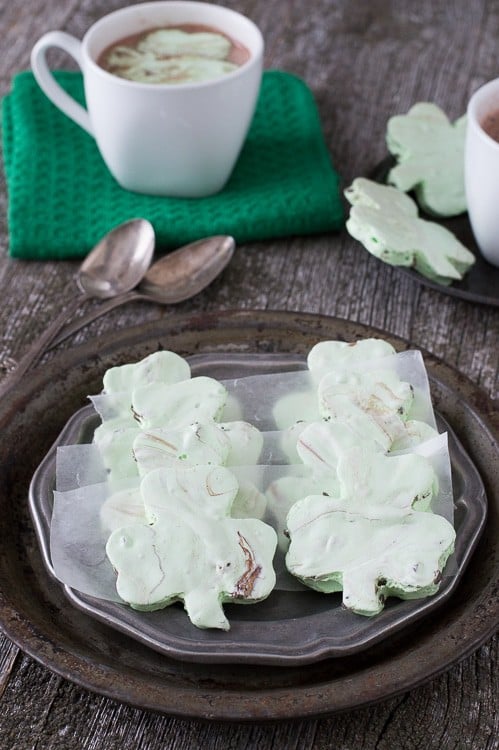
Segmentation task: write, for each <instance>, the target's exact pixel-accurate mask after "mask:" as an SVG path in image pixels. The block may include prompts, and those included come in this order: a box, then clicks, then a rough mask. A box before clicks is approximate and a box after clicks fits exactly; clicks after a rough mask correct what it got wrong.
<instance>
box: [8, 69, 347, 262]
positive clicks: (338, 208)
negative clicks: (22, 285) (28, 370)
mask: <svg viewBox="0 0 499 750" xmlns="http://www.w3.org/2000/svg"><path fill="white" fill-rule="evenodd" d="M56 77H57V79H58V81H59V82H60V83H61V85H62V86H63V87H64V88H65V89H66V90H67V91H68V92H69V93H70V94H71V95H72V96H74V97H75V98H76V99H78V100H79V101H80V102H83V99H84V95H83V85H82V77H81V74H79V73H70V72H61V73H57V74H56ZM2 117H3V129H2V130H3V149H4V163H5V172H6V177H7V188H8V198H9V205H8V222H9V236H10V242H9V252H10V255H11V256H13V257H16V258H26V259H27V258H33V259H39V260H40V259H41V260H47V259H63V258H75V257H82V256H84V255H85V254H86V253H87V252H88V251H89V250H90V249H91V248H92V247H93V245H94V244H95V243H96V242H97V241H98V239H99V238H100V237H102V236H103V235H104V234H105V233H106V232H107V231H108V230H109V229H111V228H112V227H114V226H116V225H117V224H119V223H120V222H122V221H125V220H127V219H130V218H133V217H136V216H140V217H144V218H146V219H149V221H150V222H151V223H152V224H153V226H154V229H155V231H156V236H157V244H158V246H159V247H163V248H165V249H169V248H173V247H178V246H179V245H182V244H184V243H187V242H191V241H193V240H196V239H199V238H200V237H205V236H207V235H211V234H231V235H233V236H234V237H235V239H236V241H237V242H238V243H242V242H245V241H249V240H262V239H269V238H272V237H283V236H287V235H300V234H312V233H316V232H328V231H331V230H334V229H338V228H340V227H341V226H342V224H343V208H342V203H341V199H340V192H339V179H338V175H337V173H336V172H335V171H334V169H333V167H332V164H331V159H330V156H329V153H328V151H327V149H326V145H325V143H324V139H323V136H322V131H321V125H320V121H319V116H318V112H317V108H316V105H315V102H314V99H313V96H312V93H311V92H310V90H309V89H308V87H307V86H306V84H305V83H304V82H303V81H302V80H300V79H299V78H296V77H295V76H292V75H289V74H287V73H282V72H279V71H269V72H266V73H264V76H263V82H262V89H261V94H260V98H259V101H258V105H257V111H256V114H255V117H254V119H253V123H252V126H251V129H250V132H249V135H248V138H247V140H246V143H245V145H244V148H243V150H242V152H241V155H240V157H239V160H238V162H237V164H236V167H235V169H234V171H233V173H232V176H231V178H230V180H229V182H228V183H227V185H226V186H225V188H224V189H223V190H222V191H221V192H220V193H218V194H217V195H214V196H210V197H208V198H163V197H157V196H146V195H140V194H138V193H133V192H129V191H127V190H124V189H123V188H121V187H120V186H119V185H118V184H117V183H116V181H115V180H114V179H113V177H111V175H110V174H109V172H108V171H107V168H106V166H105V164H104V162H103V161H102V158H101V156H100V154H99V152H98V150H97V147H96V145H95V141H94V140H93V138H92V137H90V136H89V135H88V134H87V133H86V132H85V131H83V130H82V129H81V128H79V127H78V125H76V124H74V123H73V122H72V121H71V120H70V119H69V118H67V117H66V116H65V115H63V114H62V113H61V112H60V111H59V110H58V109H57V108H56V107H55V106H53V105H52V104H51V102H50V101H49V100H48V99H47V98H46V97H45V95H44V94H43V93H42V92H41V90H40V89H39V87H38V85H37V84H36V82H35V80H34V78H33V75H32V74H31V73H28V72H23V73H20V74H18V75H16V76H15V78H14V81H13V87H12V91H11V92H10V93H9V94H8V95H7V96H6V97H4V99H3V114H2Z"/></svg>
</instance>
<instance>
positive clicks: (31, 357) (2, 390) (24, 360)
mask: <svg viewBox="0 0 499 750" xmlns="http://www.w3.org/2000/svg"><path fill="white" fill-rule="evenodd" d="M87 299H88V296H87V295H86V294H80V295H78V296H77V297H74V298H73V299H72V300H71V302H70V303H69V304H68V305H66V307H65V308H64V309H63V310H61V312H60V313H59V315H58V316H57V318H56V319H55V320H53V321H52V323H51V324H50V325H49V326H48V327H47V328H46V329H45V330H44V331H43V333H42V334H41V335H40V336H39V337H38V338H37V339H36V341H34V342H33V344H31V346H30V348H29V349H28V351H27V352H26V353H25V354H24V355H23V357H21V359H20V360H19V363H18V365H17V367H16V369H15V370H14V371H13V372H12V373H10V375H7V377H6V378H5V380H4V381H3V382H2V383H1V384H0V397H2V396H5V395H6V394H7V393H8V392H9V391H10V390H11V389H12V388H13V387H14V386H15V385H17V383H19V381H20V380H21V379H22V377H23V375H25V374H26V372H27V371H28V370H29V368H30V367H31V366H32V365H33V364H35V363H36V362H37V360H38V359H39V358H40V357H41V355H42V354H44V353H45V352H46V351H47V350H48V348H49V345H50V344H51V343H52V340H53V339H54V337H55V336H57V334H58V333H59V331H60V330H61V328H62V327H63V326H64V323H65V322H66V320H67V319H68V317H69V316H71V315H73V314H74V313H75V312H76V310H77V309H78V308H79V307H80V305H81V304H82V302H85V301H86V300H87Z"/></svg>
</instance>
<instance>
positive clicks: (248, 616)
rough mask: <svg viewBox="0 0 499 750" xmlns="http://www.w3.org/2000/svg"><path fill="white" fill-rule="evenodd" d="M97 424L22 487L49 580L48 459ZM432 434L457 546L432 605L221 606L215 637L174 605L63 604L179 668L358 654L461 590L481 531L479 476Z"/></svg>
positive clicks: (278, 594)
mask: <svg viewBox="0 0 499 750" xmlns="http://www.w3.org/2000/svg"><path fill="white" fill-rule="evenodd" d="M188 359H189V362H190V365H191V370H192V375H193V376H197V375H207V376H211V377H217V378H220V379H229V378H239V377H244V376H246V375H249V374H261V373H279V372H283V371H285V370H297V369H303V368H304V367H305V361H304V358H303V357H296V356H294V355H292V354H284V355H283V354H255V353H254V354H245V355H239V356H238V355H234V354H225V355H224V354H213V355H210V354H205V355H201V356H200V355H198V356H194V357H190V358H188ZM437 417H438V415H437ZM99 422H100V420H99V419H98V417H96V414H95V412H94V410H93V408H92V407H91V406H89V407H85V408H83V409H81V410H79V411H78V412H76V414H75V415H74V416H73V417H72V418H71V419H70V420H69V422H68V423H67V425H66V426H65V427H64V429H63V431H62V433H61V435H60V437H59V438H58V440H57V441H56V443H55V445H54V446H52V448H51V450H50V451H49V453H48V454H47V456H46V457H45V459H44V461H43V462H42V464H41V465H40V467H39V468H38V469H37V471H36V472H35V474H34V477H33V481H32V483H31V486H30V509H31V513H32V516H33V519H34V522H35V526H36V530H37V533H38V537H39V542H40V546H41V549H42V552H43V559H44V562H45V565H46V567H47V569H48V570H49V572H50V573H51V574H52V575H53V570H52V566H51V561H50V518H51V511H52V498H53V490H54V489H55V467H56V449H57V446H58V445H68V444H74V443H86V442H87V443H88V442H91V440H92V436H93V430H94V429H95V427H96V426H97V425H98V424H99ZM439 431H440V432H443V431H448V433H449V452H450V456H451V466H452V473H453V485H454V503H455V509H456V522H455V526H456V533H457V538H456V550H455V554H454V555H453V557H451V558H450V560H449V562H448V565H447V568H446V570H447V571H451V572H452V574H450V573H447V575H445V574H444V579H443V581H442V583H441V586H440V589H439V591H438V593H437V594H435V595H434V596H432V597H427V598H424V599H418V600H413V601H401V600H397V599H389V600H388V603H387V605H386V607H385V609H384V610H383V612H382V613H380V614H379V615H377V616H376V617H362V616H359V615H356V614H354V613H352V612H348V611H346V610H344V609H342V607H341V596H340V595H339V594H334V595H326V594H320V593H317V592H314V591H310V590H306V591H278V590H277V591H273V592H272V593H271V595H270V596H269V598H268V599H266V600H265V602H261V603H258V604H254V605H248V606H241V605H225V611H226V614H227V617H228V619H229V621H230V624H231V629H230V631H229V632H224V633H221V632H219V631H216V630H213V629H211V630H201V629H199V628H196V627H195V626H194V625H192V624H191V623H190V621H189V620H188V618H187V615H186V614H185V612H184V611H183V609H182V607H181V606H180V605H176V606H172V607H168V608H166V609H163V610H161V611H157V612H137V611H135V610H133V609H131V608H130V607H128V606H126V605H122V604H119V603H115V602H110V601H106V600H103V599H95V598H93V597H90V596H88V595H85V594H82V593H81V592H79V591H76V590H74V589H71V588H69V587H67V586H64V591H65V594H66V596H67V597H68V599H69V600H70V601H71V602H72V604H74V605H75V606H76V607H79V608H80V609H81V610H83V611H84V612H86V613H87V614H89V615H91V616H93V617H96V618H98V619H99V620H101V621H102V622H104V623H105V624H106V625H110V626H111V627H113V628H116V629H118V630H120V631H122V632H123V633H126V634H127V635H130V636H131V637H132V638H136V639H137V640H139V641H141V642H142V643H144V644H145V645H147V646H149V647H150V648H153V649H155V650H156V651H160V652H162V653H164V654H166V655H168V656H171V657H173V658H176V659H181V660H187V661H195V662H207V663H241V662H247V663H250V664H274V665H279V666H282V665H290V664H293V665H303V664H308V663H310V662H313V661H318V660H320V659H326V658H328V657H338V656H345V655H347V654H352V653H355V652H357V651H361V650H363V649H365V648H367V647H368V646H371V645H373V644H375V643H377V642H379V641H380V640H381V639H383V638H388V637H389V636H391V635H392V634H393V633H394V632H395V631H397V630H399V629H400V628H403V627H406V626H407V625H409V624H411V623H414V622H416V620H419V619H420V618H423V617H427V616H429V615H430V613H432V612H433V611H434V610H435V608H437V607H440V606H442V605H443V604H444V602H445V601H446V600H447V599H448V597H449V596H450V595H451V594H452V592H453V591H454V590H455V588H456V586H458V585H459V580H460V578H461V576H462V573H463V571H464V569H465V567H466V564H467V562H468V560H469V558H470V555H471V554H472V551H473V549H474V547H475V545H476V542H477V540H478V538H479V535H480V533H481V531H482V528H483V524H484V522H485V518H486V514H487V500H486V495H485V490H484V487H483V483H482V481H481V479H480V475H479V473H478V472H477V470H476V468H475V466H474V465H473V462H472V461H471V459H470V458H469V456H468V455H467V453H466V451H465V450H464V449H463V447H462V446H461V444H460V443H459V441H458V439H457V438H456V436H455V435H454V434H453V433H452V431H451V430H450V428H449V426H448V425H447V424H445V421H444V420H443V419H442V418H441V417H440V418H439ZM103 555H104V550H103Z"/></svg>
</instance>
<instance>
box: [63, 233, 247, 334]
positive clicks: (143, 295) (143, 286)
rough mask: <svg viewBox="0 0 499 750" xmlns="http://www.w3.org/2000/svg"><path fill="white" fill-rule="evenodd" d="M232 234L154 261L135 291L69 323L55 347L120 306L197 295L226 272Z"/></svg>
mask: <svg viewBox="0 0 499 750" xmlns="http://www.w3.org/2000/svg"><path fill="white" fill-rule="evenodd" d="M235 247H236V243H235V241H234V238H233V237H229V236H225V235H217V236H214V237H205V238H204V239H202V240H197V241H196V242H191V243H190V244H189V245H184V246H183V247H180V248H179V249H178V250H175V251H174V252H172V253H169V254H168V255H164V256H163V257H162V258H160V259H159V260H157V261H156V263H153V265H152V266H151V267H150V268H149V270H148V271H147V272H146V274H145V276H144V277H143V279H142V281H141V282H140V284H139V286H138V287H137V289H136V290H134V291H131V292H128V293H127V294H122V295H120V296H119V297H115V298H114V299H110V300H108V301H107V302H104V303H103V304H102V305H99V306H98V307H96V308H95V309H94V310H90V311H89V312H88V313H87V314H86V315H83V316H81V317H80V318H77V319H76V320H75V321H73V322H72V323H69V324H68V325H67V326H65V328H64V329H63V331H61V333H60V334H59V336H57V338H56V339H54V341H53V343H52V346H56V345H57V344H59V343H60V342H61V341H64V339H66V338H67V337H68V336H71V335H72V334H73V333H76V331H79V330H80V329H81V328H83V327H84V326H86V325H87V324H88V323H91V322H92V321H93V320H95V319H96V318H98V317H100V316H101V315H103V314H104V313H106V312H109V311H110V310H113V309H114V308H115V307H119V305H124V304H125V303H127V302H134V301H136V300H147V301H149V302H156V303H159V304H164V305H166V304H169V305H172V304H174V303H177V302H183V301H184V300H186V299H189V298H190V297H194V295H195V294H198V292H200V291H201V290H202V289H204V288H205V287H207V286H208V284H211V282H212V281H213V280H214V279H215V278H216V277H217V276H218V274H219V273H221V272H222V271H223V269H224V268H225V266H226V265H227V263H228V262H229V261H230V259H231V258H232V255H233V253H234V249H235Z"/></svg>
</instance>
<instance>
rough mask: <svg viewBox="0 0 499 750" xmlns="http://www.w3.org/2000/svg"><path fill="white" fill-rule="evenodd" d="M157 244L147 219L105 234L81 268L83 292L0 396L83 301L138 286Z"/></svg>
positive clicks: (5, 384)
mask: <svg viewBox="0 0 499 750" xmlns="http://www.w3.org/2000/svg"><path fill="white" fill-rule="evenodd" d="M154 244H155V236H154V229H153V227H152V225H151V224H150V223H149V222H148V221H146V220H145V219H132V220H131V221H127V222H125V223H124V224H120V225H119V226H117V227H115V228H114V229H112V230H111V231H110V232H109V233H108V234H107V235H106V236H105V237H103V238H102V239H101V240H100V242H98V244H97V245H96V246H95V247H94V249H93V250H92V251H91V252H90V253H89V254H88V255H87V257H86V258H85V260H84V261H83V263H82V264H81V266H80V268H79V270H78V273H77V276H76V284H77V286H78V288H79V290H80V294H78V295H77V296H76V297H75V298H74V299H72V300H71V302H69V304H68V305H67V306H66V307H65V308H64V309H63V310H62V311H61V312H60V314H59V315H58V316H57V318H56V319H55V320H54V321H53V322H52V323H51V324H50V325H49V326H48V327H47V328H46V329H45V331H44V332H43V333H42V334H41V335H40V336H39V337H38V338H37V340H36V341H35V342H34V343H33V344H32V345H31V347H30V348H29V349H28V351H27V352H26V354H25V355H24V356H23V357H22V358H21V360H20V361H19V363H18V365H17V367H16V369H15V370H14V371H13V372H12V373H11V374H10V375H9V376H8V377H7V378H6V379H5V380H4V381H3V383H2V384H1V385H0V396H2V395H4V394H6V393H7V392H8V391H9V390H10V388H12V387H13V386H14V385H15V384H16V383H17V382H19V380H20V379H21V378H22V376H23V375H24V374H25V373H26V371H27V370H28V369H29V368H30V367H31V365H33V364H34V363H35V362H36V361H37V360H38V358H39V357H40V356H41V355H42V354H43V353H44V352H45V351H46V350H47V348H48V346H49V344H50V343H51V342H52V341H53V339H54V338H55V337H56V336H57V334H58V333H59V331H60V330H61V328H62V327H63V326H64V324H65V322H66V321H67V320H68V318H69V317H71V315H73V314H74V313H75V312H76V310H77V309H78V308H79V307H80V305H81V304H82V303H84V302H86V301H87V300H89V299H91V298H92V297H99V298H100V299H108V298H111V297H116V296H117V295H121V294H123V293H125V292H128V291H130V290H131V289H133V288H134V287H135V286H137V284H138V283H139V281H140V280H141V278H142V277H143V276H144V273H145V272H146V270H147V268H148V267H149V265H150V263H151V259H152V256H153V253H154Z"/></svg>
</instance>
